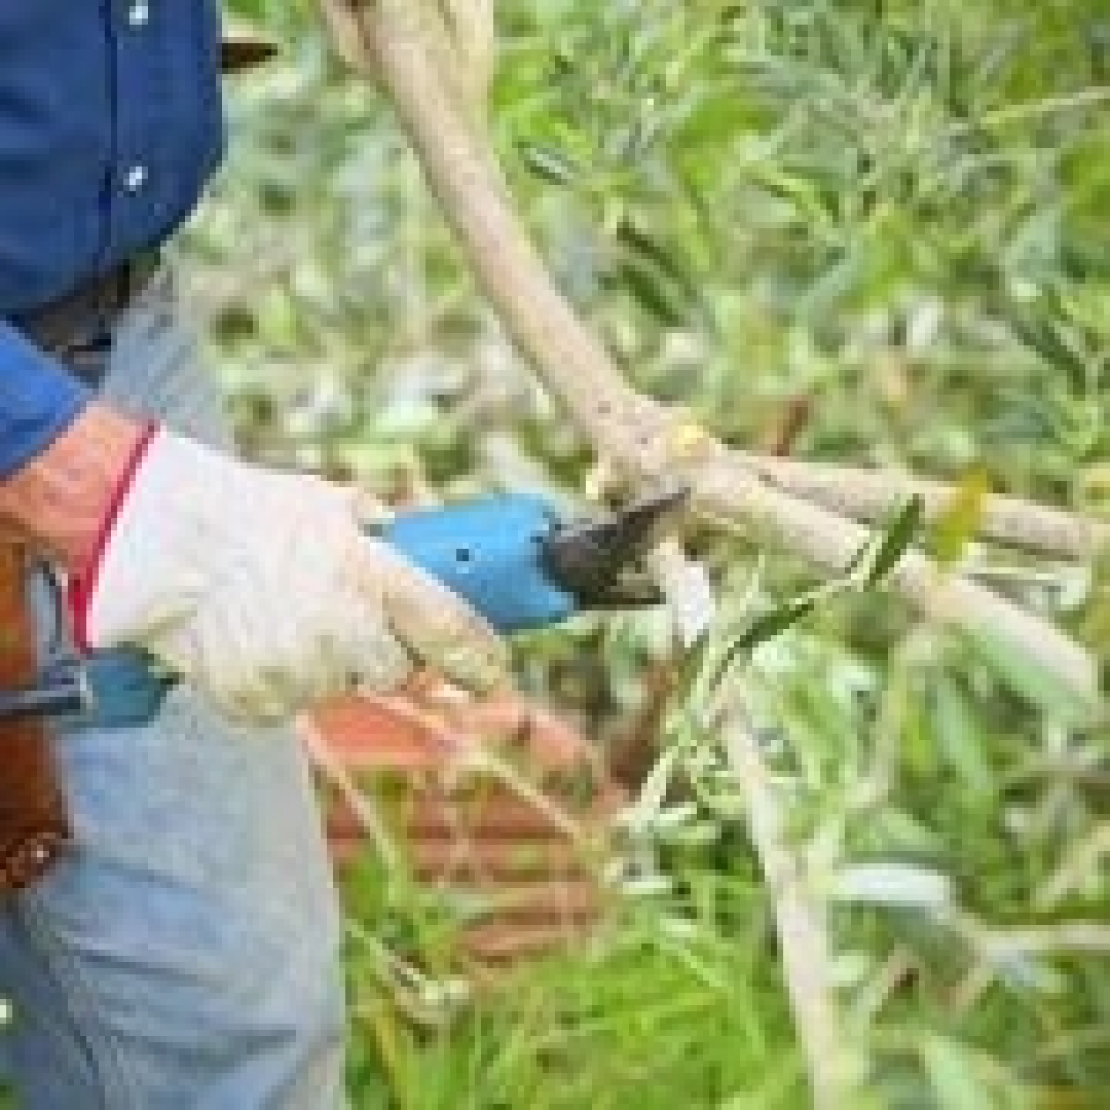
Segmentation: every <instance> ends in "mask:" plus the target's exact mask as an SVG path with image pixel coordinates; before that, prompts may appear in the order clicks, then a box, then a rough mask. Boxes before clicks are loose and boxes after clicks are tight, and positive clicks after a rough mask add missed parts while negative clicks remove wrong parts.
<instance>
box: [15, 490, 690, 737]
mask: <svg viewBox="0 0 1110 1110" xmlns="http://www.w3.org/2000/svg"><path fill="white" fill-rule="evenodd" d="M686 500H687V490H686V489H685V488H678V489H673V490H668V491H665V492H662V493H659V494H657V495H655V496H651V497H646V498H644V499H642V500H640V501H636V502H634V503H632V504H630V505H627V506H625V507H623V508H621V509H619V510H617V511H615V512H613V513H610V514H608V515H605V516H601V517H597V518H593V517H591V518H585V519H580V520H564V519H563V518H562V517H561V516H560V514H559V513H558V512H557V511H556V510H555V509H554V507H553V506H552V505H551V503H550V502H548V501H547V500H545V499H544V498H542V497H536V496H532V495H528V494H509V495H506V496H498V497H490V498H484V499H480V500H477V501H471V502H465V503H462V504H458V505H448V506H444V507H442V508H436V509H423V510H416V511H413V512H409V513H403V514H401V515H399V516H396V517H394V518H393V519H392V520H390V521H389V522H388V523H385V524H384V525H381V526H380V527H377V528H375V529H374V534H376V535H378V536H380V538H382V539H384V540H386V541H387V542H389V543H391V544H393V545H394V546H395V547H396V548H397V549H398V550H399V551H401V552H402V553H403V554H404V555H405V556H406V558H408V559H409V561H410V562H412V563H414V564H416V565H417V566H419V567H422V568H423V569H424V570H426V571H429V572H430V573H432V574H434V575H435V576H436V577H437V578H439V579H440V580H441V581H442V582H443V583H444V584H445V585H447V586H448V587H449V588H450V589H452V590H453V591H454V592H456V593H458V594H460V595H461V596H462V597H464V598H466V600H467V601H469V602H470V604H471V605H473V606H474V607H475V608H476V609H477V610H478V611H479V612H480V613H482V614H483V615H484V616H485V618H486V619H487V620H488V621H489V622H490V624H491V625H493V627H494V628H496V629H497V630H498V631H499V632H502V633H512V632H517V631H520V630H522V629H527V628H540V627H544V626H546V625H550V624H557V623H559V622H560V621H563V620H565V619H566V618H568V617H570V616H572V615H573V614H574V613H576V612H579V611H580V610H584V609H596V608H618V607H632V606H641V605H652V604H655V603H657V602H659V601H660V600H661V597H660V594H659V591H658V589H657V587H656V586H655V584H654V583H653V582H652V581H651V580H650V579H649V578H648V577H647V576H646V575H645V574H644V573H643V568H642V566H641V565H640V564H641V558H642V556H643V554H644V553H645V551H646V550H647V549H648V547H649V546H650V545H651V544H652V543H653V541H654V540H655V538H656V537H657V535H658V533H659V528H660V525H661V524H662V523H663V522H664V521H665V520H666V519H667V518H669V517H670V516H671V515H672V514H673V513H675V512H676V511H677V510H679V509H681V508H682V507H683V506H684V505H685V503H686ZM175 681H176V680H175V678H174V676H173V675H171V674H168V673H167V672H166V671H165V670H164V669H161V668H160V667H159V665H158V663H157V662H156V661H155V660H153V659H152V658H151V657H150V656H149V655H147V654H146V653H145V652H143V651H141V650H138V649H134V648H114V649H111V650H105V651H97V652H93V653H92V654H90V655H85V656H78V657H67V658H61V659H57V660H55V661H53V662H50V663H48V664H47V665H46V666H45V667H44V668H43V670H42V671H41V673H40V674H39V676H38V678H37V679H36V681H35V682H34V683H33V684H31V685H29V686H25V687H21V688H19V689H15V690H3V691H0V721H2V720H10V719H12V718H15V717H23V716H31V715H37V716H55V717H68V718H72V719H74V720H75V721H80V722H82V723H88V724H90V725H96V726H97V727H101V728H113V727H115V728H118V727H124V726H134V725H139V724H143V723H144V722H146V721H148V720H149V719H150V718H151V717H153V716H154V715H155V714H156V713H157V711H158V708H159V706H160V705H161V703H162V699H163V698H164V697H165V695H166V693H167V691H168V690H169V688H170V687H171V686H172V685H173V684H174V682H175Z"/></svg>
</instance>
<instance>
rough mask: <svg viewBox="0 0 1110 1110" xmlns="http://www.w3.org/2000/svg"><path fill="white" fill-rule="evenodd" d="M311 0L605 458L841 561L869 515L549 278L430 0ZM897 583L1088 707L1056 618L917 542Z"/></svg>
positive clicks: (920, 603) (736, 523)
mask: <svg viewBox="0 0 1110 1110" xmlns="http://www.w3.org/2000/svg"><path fill="white" fill-rule="evenodd" d="M321 4H322V6H323V9H324V12H325V15H326V16H327V18H328V21H329V24H330V26H331V28H332V31H333V34H334V35H335V36H336V38H337V40H338V42H339V48H340V51H341V53H342V54H343V56H344V57H345V58H346V59H347V60H348V61H350V62H352V64H354V65H355V66H356V68H358V69H359V70H360V71H361V72H363V73H364V74H366V75H368V76H370V77H372V78H373V79H375V80H376V81H378V82H379V83H380V84H381V86H382V87H383V88H384V90H385V91H386V93H387V94H388V95H389V97H390V99H391V100H392V102H393V104H394V106H395V108H396V111H397V112H398V114H399V116H400V119H401V122H402V124H403V125H404V127H405V130H406V131H407V133H408V135H409V137H410V140H411V141H412V143H413V145H414V147H415V149H416V151H417V154H418V156H419V157H420V160H421V162H422V164H423V166H424V170H425V173H426V175H427V179H428V182H429V185H430V187H431V188H432V190H433V192H434V193H435V195H436V196H437V198H438V199H439V201H440V203H441V205H442V207H443V210H444V212H445V214H446V216H447V218H448V219H449V220H450V222H451V223H452V224H453V226H454V228H455V230H456V233H457V234H458V237H459V240H460V243H461V245H462V247H463V250H464V252H465V255H466V258H467V260H468V262H469V263H470V265H471V267H472V268H473V270H474V271H475V273H476V274H477V276H478V278H479V280H480V282H481V284H482V287H483V289H484V291H485V293H486V295H487V296H488V297H489V298H490V300H491V301H492V303H493V304H494V305H495V307H496V308H497V310H498V312H499V313H500V315H501V317H502V319H503V320H504V322H505V325H506V327H507V329H508V330H509V332H510V334H511V335H512V336H513V338H514V339H515V341H516V343H517V345H518V346H519V348H520V350H521V351H522V352H524V353H525V354H526V355H527V356H528V357H529V359H530V360H531V361H532V363H533V364H534V366H535V368H536V370H537V372H538V373H539V374H540V376H541V377H542V379H543V381H544V382H545V384H546V385H547V386H548V387H549V388H550V389H551V390H552V391H553V392H554V393H555V394H556V395H557V396H558V397H560V398H561V400H562V401H563V403H564V404H565V405H566V407H567V408H568V410H569V411H570V413H571V415H572V417H573V418H574V420H575V421H576V423H577V424H578V426H579V427H580V428H581V429H582V430H583V432H584V433H585V434H586V435H587V436H589V437H590V439H591V440H592V442H593V443H594V444H595V446H596V448H597V450H598V453H599V455H600V456H601V458H602V460H603V461H604V462H606V463H607V464H609V465H610V466H611V467H612V468H613V469H614V470H615V471H616V472H617V473H618V474H619V475H621V477H622V478H623V479H624V480H625V481H627V482H628V483H629V484H631V485H639V486H642V485H644V484H655V483H659V482H662V481H674V480H676V479H677V480H680V481H683V482H685V483H687V484H689V486H690V487H691V490H692V493H693V507H694V509H695V511H697V512H700V513H701V514H703V515H705V516H708V517H711V518H713V519H714V520H715V521H717V522H718V523H719V524H720V525H722V526H724V527H727V528H732V529H735V530H742V531H744V532H746V533H750V532H752V531H753V529H754V530H755V531H756V533H757V535H758V536H759V537H760V538H765V539H766V540H769V541H770V540H774V541H777V542H779V543H781V544H782V545H783V546H785V547H786V548H787V549H789V550H790V551H792V552H794V553H795V554H797V555H799V556H801V557H802V558H804V559H806V560H808V561H809V562H810V563H811V564H813V565H814V566H816V567H818V568H820V569H821V570H822V571H824V572H826V573H839V572H841V571H843V570H844V568H845V567H846V565H847V564H848V563H849V561H850V560H851V559H852V557H853V556H854V555H855V553H856V552H857V551H858V549H859V548H860V547H861V546H862V544H863V543H864V542H865V541H866V540H867V539H868V537H869V534H870V533H869V532H868V530H867V529H866V528H864V527H863V526H861V525H860V524H859V523H858V522H857V521H854V520H851V519H848V518H846V517H844V516H842V515H840V514H839V513H838V512H835V511H832V510H830V509H828V508H826V507H824V506H823V505H821V504H818V503H816V501H817V500H820V497H817V498H816V499H815V500H810V499H809V498H808V496H801V495H799V494H798V493H795V492H791V491H790V490H789V489H788V488H786V482H785V481H784V479H783V475H784V474H785V473H786V471H785V469H782V470H780V471H778V477H775V476H773V475H771V476H770V477H771V480H768V474H767V473H766V468H758V467H756V466H755V465H754V464H753V460H752V456H746V455H744V454H742V453H738V452H734V451H731V450H729V449H727V448H725V447H724V446H723V445H722V444H720V443H718V442H717V441H715V440H713V439H712V438H711V437H710V436H709V435H708V434H707V433H705V432H704V431H703V430H702V429H701V428H700V427H699V426H697V425H696V424H694V423H693V422H692V421H691V420H690V418H689V417H688V416H687V415H685V414H684V413H683V412H681V411H676V410H674V409H668V408H666V407H665V406H663V405H661V404H659V403H657V402H655V401H654V400H652V399H650V398H647V397H644V396H642V395H640V394H638V393H636V392H635V391H633V390H632V389H631V388H630V387H629V386H628V384H627V383H626V382H625V380H624V379H623V377H622V375H621V373H620V371H619V369H618V368H617V366H616V365H615V363H614V362H613V360H612V359H611V357H610V356H609V353H608V352H607V351H606V349H605V347H604V346H603V345H602V343H601V342H600V341H599V339H598V338H597V337H596V336H595V335H594V334H593V332H592V331H591V329H590V328H589V327H587V326H586V325H585V324H584V323H583V321H582V320H581V319H580V318H579V316H578V315H577V313H576V312H575V311H574V309H573V308H572V307H571V305H570V304H569V302H568V301H567V299H566V298H565V297H564V296H563V294H562V293H561V292H560V291H559V290H558V289H557V288H556V286H555V285H554V283H553V281H552V280H551V277H550V274H549V272H548V269H547V267H546V266H545V264H544V262H543V260H542V259H541V258H540V256H539V254H538V253H537V251H536V249H535V247H534V245H533V244H532V242H531V240H530V238H529V236H528V234H527V233H526V231H525V229H524V228H523V226H522V224H521V222H520V220H519V218H518V216H517V214H516V212H515V210H514V208H513V205H512V202H511V199H510V195H509V191H508V189H507V187H506V185H505V182H504V179H503V177H502V175H501V173H500V171H499V169H498V164H497V161H496V157H495V155H494V153H493V150H492V147H491V145H490V144H489V141H488V138H487V136H486V134H485V132H484V129H482V128H479V127H476V126H475V125H474V115H473V110H472V106H468V105H467V104H465V103H463V104H460V103H459V99H460V97H459V95H458V93H457V90H458V89H459V88H460V87H461V84H460V81H461V78H460V72H459V70H460V67H462V66H465V64H466V60H465V58H463V57H461V56H460V55H459V52H458V49H457V46H456V47H455V48H453V49H454V53H453V54H451V53H450V52H444V51H443V50H442V49H438V48H436V47H435V45H434V42H435V41H436V40H437V39H441V38H442V17H441V15H440V14H439V11H438V8H437V5H436V4H435V2H434V0H375V2H373V3H365V4H359V3H358V2H357V0H321ZM429 27H432V28H433V33H432V35H431V40H432V42H433V45H431V46H430V45H429ZM781 463H782V460H778V461H777V463H776V465H780V464H781ZM795 473H796V472H795ZM795 481H800V479H798V478H797V477H796V478H795ZM813 484H814V483H813V482H811V483H810V488H809V491H808V493H809V495H813V493H814V489H813ZM859 484H860V483H857V485H859ZM824 496H826V497H829V496H830V495H828V494H827V493H826V494H825V495H824ZM861 515H866V514H861ZM992 519H993V518H992ZM891 585H892V586H893V588H894V589H895V590H896V591H897V592H899V593H900V594H901V595H902V596H903V597H904V598H905V599H906V600H908V601H909V602H911V603H912V604H913V605H914V606H915V607H916V608H917V609H918V610H919V611H920V612H921V613H922V614H924V615H926V616H927V617H930V618H932V619H934V620H936V621H938V622H939V623H941V624H943V625H947V626H950V627H954V628H958V629H961V630H963V631H965V632H968V633H970V634H971V635H972V636H974V637H976V638H979V639H981V638H982V637H984V636H986V637H989V638H990V639H991V640H992V641H994V642H995V644H996V645H997V644H999V643H1001V644H1002V646H1003V647H1004V648H1005V649H1006V650H1008V651H1009V652H1010V653H1011V654H1015V655H1017V656H1018V657H1019V658H1022V659H1028V660H1031V661H1032V662H1033V663H1034V664H1035V665H1037V666H1038V667H1040V668H1043V669H1044V670H1045V671H1047V672H1049V673H1050V674H1051V675H1052V676H1053V677H1054V679H1055V681H1056V683H1057V684H1058V685H1059V686H1060V687H1061V688H1063V689H1065V690H1067V691H1068V692H1069V693H1070V695H1071V696H1072V697H1073V698H1075V699H1076V700H1078V701H1080V702H1081V703H1083V704H1085V705H1087V706H1090V707H1091V708H1092V709H1094V708H1095V707H1096V706H1098V704H1099V693H1098V683H1097V668H1096V666H1095V663H1094V660H1093V659H1092V658H1091V656H1090V655H1089V653H1088V652H1086V651H1085V650H1084V649H1083V648H1082V647H1081V646H1080V645H1078V644H1077V643H1076V642H1075V641H1073V640H1072V639H1070V638H1069V637H1067V636H1065V635H1064V634H1063V633H1062V632H1060V631H1059V630H1058V629H1056V628H1055V627H1054V626H1052V625H1051V624H1049V623H1047V622H1045V621H1044V620H1041V619H1040V618H1038V617H1036V616H1034V615H1033V614H1031V613H1029V612H1027V611H1026V610H1024V609H1021V608H1020V607H1018V606H1017V605H1016V604H1014V603H1012V602H1010V601H1008V600H1006V599H1004V598H1002V597H999V596H998V595H997V594H995V593H992V592H991V591H990V590H988V589H986V588H985V587H983V586H981V585H979V584H977V583H975V582H973V581H971V580H969V579H967V578H964V577H961V576H959V575H958V574H957V573H955V572H952V573H945V572H944V571H942V570H941V569H940V568H938V567H937V566H936V564H934V563H933V562H932V561H930V560H929V559H928V558H926V557H925V556H924V555H923V554H921V553H920V552H918V551H914V550H911V551H909V552H907V553H906V555H905V556H904V558H903V559H902V561H901V563H900V564H899V566H898V567H897V569H896V571H895V572H894V574H893V575H892V577H891Z"/></svg>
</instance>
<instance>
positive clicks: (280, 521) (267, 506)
mask: <svg viewBox="0 0 1110 1110" xmlns="http://www.w3.org/2000/svg"><path fill="white" fill-rule="evenodd" d="M356 503H357V495H356V492H355V491H354V490H353V489H350V488H343V487H340V486H336V485H333V484H331V483H328V482H325V481H323V480H321V479H319V478H315V477H310V476H305V475H299V474H289V473H282V472H277V471H270V470H266V469H262V468H260V467H256V466H251V465H248V464H245V463H243V462H240V461H238V460H236V459H234V458H231V457H229V456H228V455H226V454H223V453H221V452H218V451H215V450H212V449H210V448H208V447H205V446H203V445H201V444H199V443H196V442H194V441H192V440H188V439H183V438H181V437H179V436H176V435H173V434H172V433H170V432H169V431H167V430H166V429H164V428H158V429H154V430H153V431H152V432H151V434H150V436H149V437H148V439H147V440H146V441H145V443H144V445H143V446H141V447H140V448H139V449H137V451H136V453H135V459H134V463H133V465H132V466H131V467H130V468H129V470H128V473H127V474H126V475H125V476H124V478H123V479H122V480H121V483H120V487H119V490H118V491H117V496H116V498H115V499H114V503H113V505H112V507H111V508H110V509H109V511H108V513H107V517H106V520H105V522H104V525H103V527H102V534H101V542H100V544H99V545H98V547H97V550H96V552H95V553H94V556H93V559H92V562H91V565H90V566H89V567H88V568H86V570H85V571H84V572H83V573H82V574H80V575H79V576H77V577H76V578H75V579H74V580H73V581H71V584H70V603H71V609H72V615H73V618H74V627H75V632H76V636H77V640H78V643H79V644H80V645H81V646H83V647H85V648H102V647H114V646H118V645H121V644H133V645H138V646H140V647H142V648H145V649H146V650H147V651H149V652H150V653H151V654H152V655H154V656H155V657H156V658H158V659H159V660H161V661H163V662H164V663H165V664H166V665H168V666H169V667H170V668H171V669H172V670H173V671H174V672H175V673H177V674H179V675H180V676H181V677H182V678H183V679H185V680H187V681H188V682H190V683H191V684H193V685H194V686H196V687H197V688H198V689H200V690H202V691H204V692H206V693H207V694H208V695H209V696H210V697H211V698H212V699H213V700H214V701H215V702H216V703H217V705H218V706H219V707H220V708H221V709H222V710H223V711H224V712H225V713H226V714H227V715H228V716H230V717H233V718H236V719H240V720H247V721H266V720H276V719H281V718H283V717H286V716H288V715H290V714H292V713H293V712H295V711H296V710H297V709H300V708H302V707H305V706H307V705H310V704H311V703H313V702H315V701H317V700H319V699H320V698H322V697H324V696H326V695H328V694H332V693H336V692H339V691H342V690H346V689H350V688H352V687H353V686H358V687H365V688H367V689H369V690H373V691H375V692H385V691H389V690H392V689H395V688H396V687H398V686H399V685H401V684H402V683H403V682H404V680H405V679H406V678H407V677H408V675H409V673H410V671H411V669H412V666H413V663H414V660H417V661H421V662H425V663H427V664H429V665H430V666H432V667H435V668H437V669H438V670H440V671H442V672H443V673H444V674H446V675H447V676H448V677H449V678H451V679H453V680H455V681H457V682H459V683H461V684H463V685H466V686H469V687H472V688H475V689H482V688H487V687H489V686H491V685H494V684H495V683H496V682H498V681H499V680H500V679H501V677H502V676H503V675H504V673H505V666H506V649H505V646H504V644H503V642H502V641H501V640H499V639H498V637H497V636H496V635H495V633H494V632H493V630H492V629H491V628H490V626H489V625H488V624H487V623H486V622H485V620H484V619H483V618H482V617H481V616H480V615H479V614H478V613H477V612H475V611H474V610H473V609H472V608H471V607H470V606H469V605H468V604H467V603H466V602H465V601H463V600H462V599H461V598H459V597H458V596H457V595H455V594H454V593H452V592H451V591H449V590H448V589H446V588H445V587H444V586H442V585H441V584H440V583H439V582H438V581H436V580H435V579H434V578H433V577H432V576H430V575H428V574H426V573H425V572H423V571H421V570H419V569H418V568H416V567H414V566H412V565H411V564H410V563H409V562H407V561H406V560H405V559H403V558H402V557H401V556H400V555H399V554H398V553H397V552H396V551H395V550H393V549H392V548H390V547H389V546H388V545H387V544H386V543H384V542H382V541H380V540H374V539H371V538H369V537H367V536H365V535H364V534H363V533H362V532H361V531H360V528H359V520H358V511H357V504H356Z"/></svg>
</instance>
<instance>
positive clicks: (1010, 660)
mask: <svg viewBox="0 0 1110 1110" xmlns="http://www.w3.org/2000/svg"><path fill="white" fill-rule="evenodd" d="M970 638H971V642H972V644H973V645H974V646H975V648H976V649H977V650H978V651H979V653H980V655H982V657H983V658H984V659H985V660H986V661H987V662H988V663H989V664H990V666H991V668H992V669H993V670H994V672H995V673H996V674H997V675H998V677H999V678H1000V679H1001V680H1002V682H1003V683H1004V684H1005V685H1006V686H1007V687H1008V688H1009V689H1010V690H1011V691H1013V692H1014V693H1015V694H1018V695H1019V696H1021V697H1024V698H1026V699H1027V700H1028V701H1031V702H1033V704H1034V705H1037V706H1040V708H1041V709H1043V710H1044V711H1045V712H1046V713H1047V714H1048V715H1049V716H1050V717H1051V718H1053V719H1054V720H1056V721H1060V722H1062V723H1065V724H1069V725H1082V724H1086V723H1089V722H1090V721H1091V720H1092V719H1093V718H1095V717H1097V716H1099V715H1100V714H1101V713H1102V712H1103V711H1104V707H1103V706H1102V705H1101V704H1100V703H1099V701H1098V700H1097V695H1095V696H1091V695H1092V694H1093V691H1092V692H1088V691H1085V690H1080V689H1078V688H1077V687H1075V686H1073V685H1071V684H1070V683H1068V682H1067V681H1065V680H1064V679H1063V678H1061V677H1060V676H1059V675H1058V674H1057V673H1056V672H1055V671H1052V670H1050V669H1049V668H1048V667H1046V666H1044V664H1043V663H1041V662H1040V661H1039V660H1037V659H1036V658H1034V656H1033V655H1032V654H1031V653H1030V652H1028V651H1026V650H1024V649H1023V645H1019V644H1016V643H1015V642H1014V641H1013V640H1012V639H1010V638H1007V637H1003V636H1000V635H998V634H997V633H995V632H993V631H992V630H990V629H979V630H976V632H974V633H973V634H972V635H971V637H970Z"/></svg>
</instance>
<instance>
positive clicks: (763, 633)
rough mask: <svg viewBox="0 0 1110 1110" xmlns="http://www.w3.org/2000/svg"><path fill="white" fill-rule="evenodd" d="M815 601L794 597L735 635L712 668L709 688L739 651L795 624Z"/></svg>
mask: <svg viewBox="0 0 1110 1110" xmlns="http://www.w3.org/2000/svg"><path fill="white" fill-rule="evenodd" d="M816 604H817V602H816V600H815V599H814V598H813V597H809V596H807V597H801V598H796V599H795V600H793V601H789V602H787V603H786V604H785V605H782V606H780V607H779V608H777V609H772V610H771V611H770V612H769V613H764V614H763V616H761V617H757V618H756V619H755V620H754V621H753V622H752V623H751V624H750V625H749V626H748V628H747V629H746V630H745V631H744V632H743V633H741V634H740V635H739V636H737V637H736V639H735V640H733V641H732V643H730V644H729V645H728V647H727V648H725V650H724V652H723V654H722V655H721V658H720V659H719V660H718V661H717V664H716V666H715V667H714V669H713V679H712V681H711V683H710V687H709V688H710V689H712V688H713V687H714V686H716V685H717V683H719V682H720V680H721V679H722V678H723V677H724V675H725V672H726V671H727V670H728V669H729V668H730V667H731V666H732V664H733V661H734V660H735V659H736V657H737V656H738V655H739V654H740V653H741V652H751V651H754V650H755V649H756V648H757V647H758V646H759V645H760V644H762V643H766V642H767V641H768V640H773V639H774V638H775V637H776V636H778V635H780V634H781V633H783V632H785V631H786V630H787V629H788V628H790V627H791V626H792V625H795V624H797V623H798V621H800V620H801V619H802V618H803V617H807V616H809V614H810V613H812V612H813V609H814V607H815V606H816Z"/></svg>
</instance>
